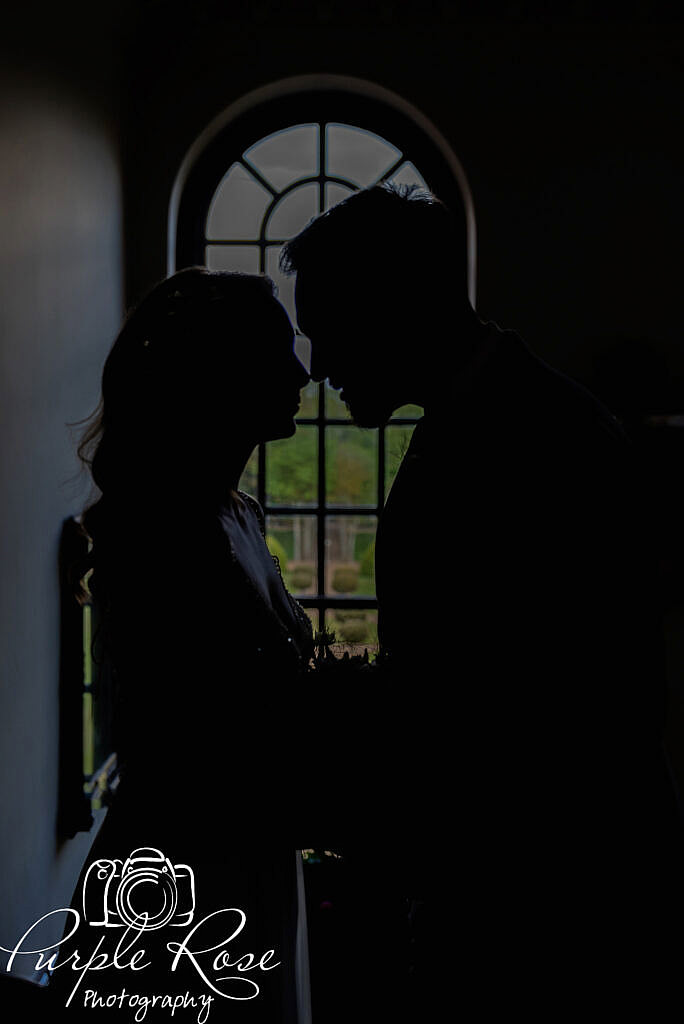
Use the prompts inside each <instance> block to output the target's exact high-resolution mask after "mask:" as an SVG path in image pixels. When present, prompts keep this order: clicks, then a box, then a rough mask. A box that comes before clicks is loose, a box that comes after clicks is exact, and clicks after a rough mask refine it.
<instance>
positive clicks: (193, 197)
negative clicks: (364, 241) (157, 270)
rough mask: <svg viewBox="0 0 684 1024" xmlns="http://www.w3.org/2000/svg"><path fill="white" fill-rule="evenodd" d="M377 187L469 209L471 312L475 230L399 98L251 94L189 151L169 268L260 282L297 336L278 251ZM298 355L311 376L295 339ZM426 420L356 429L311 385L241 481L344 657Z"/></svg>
mask: <svg viewBox="0 0 684 1024" xmlns="http://www.w3.org/2000/svg"><path fill="white" fill-rule="evenodd" d="M381 181H395V182H401V183H406V184H410V183H413V182H415V183H417V184H419V185H422V186H424V187H427V188H429V189H431V191H433V192H434V193H435V194H436V195H438V196H439V197H440V198H442V199H443V200H444V201H445V202H447V204H448V205H453V204H461V205H462V206H464V207H465V215H466V223H467V225H468V238H467V240H466V243H465V244H466V245H467V257H468V265H469V273H470V277H469V286H470V295H471V299H472V300H474V246H475V236H474V218H473V215H472V204H471V202H470V194H469V190H468V185H467V182H466V180H465V176H464V174H463V171H462V169H461V167H460V164H459V163H458V161H457V160H456V158H455V157H454V155H453V153H451V151H450V150H449V148H448V146H447V145H446V143H445V142H444V140H443V139H442V138H441V137H440V136H439V135H438V133H437V132H436V130H435V129H434V128H433V126H431V125H430V124H429V123H428V122H427V121H426V120H425V119H424V118H422V117H421V115H420V114H418V112H417V111H414V110H412V108H410V107H409V106H408V105H407V104H405V103H403V101H401V100H399V98H398V97H396V96H393V95H392V94H389V93H386V92H385V91H384V90H381V89H378V88H377V87H373V86H371V85H369V84H368V83H359V82H357V81H355V80H347V79H345V80H340V79H337V78H334V77H332V76H307V78H306V79H298V80H295V81H291V82H289V83H281V84H280V86H274V87H270V88H268V89H265V90H259V91H258V92H257V93H256V94H252V96H251V97H246V98H245V99H244V100H243V101H240V102H239V103H238V104H236V105H235V106H234V107H233V108H231V109H230V110H229V111H227V112H226V113H225V115H224V116H223V117H222V118H220V119H219V120H218V122H217V123H215V124H214V125H212V126H210V128H209V129H208V130H207V132H206V133H205V135H203V136H202V137H201V138H200V139H199V140H198V142H197V143H196V145H195V147H193V150H192V151H191V153H190V154H188V158H187V159H186V162H185V165H184V168H183V169H182V171H181V174H180V175H179V180H178V182H177V187H176V191H175V194H174V199H173V201H172V208H171V216H170V245H169V269H170V271H173V270H175V269H177V268H179V267H183V266H188V265H191V264H204V265H206V266H208V267H210V268H212V269H223V270H241V271H245V272H247V273H266V274H268V275H269V276H270V277H271V278H273V280H274V281H275V283H276V285H277V287H278V297H279V298H280V301H281V302H282V303H283V305H284V306H285V308H286V309H287V311H288V313H289V315H290V318H291V319H292V321H293V323H295V324H296V311H295V307H294V281H293V279H292V278H287V277H284V276H283V275H281V273H280V271H279V269H278V259H279V255H280V250H281V247H282V245H283V243H284V242H286V241H287V240H288V239H289V238H291V237H292V236H293V235H295V234H297V233H298V232H299V231H300V230H301V229H302V228H303V227H305V225H306V224H307V223H308V222H309V221H310V220H311V218H313V217H315V216H316V215H317V214H319V213H321V212H323V211H324V210H326V209H328V208H329V207H330V206H332V205H334V204H335V203H337V202H339V201H340V200H341V199H344V198H345V196H348V195H350V194H351V193H352V192H353V191H355V190H356V189H358V188H362V187H366V186H369V185H373V184H375V183H377V182H381ZM374 241H377V242H379V243H380V245H382V239H378V240H374ZM297 349H298V352H299V354H300V357H301V358H302V360H303V361H304V362H305V363H307V362H308V341H307V339H306V338H304V337H303V336H302V335H301V334H299V332H298V337H297ZM255 386H257V387H258V382H256V383H255ZM421 414H422V410H421V409H419V408H418V407H416V406H406V407H404V408H402V409H400V410H397V413H396V414H395V416H393V418H392V420H391V421H390V423H389V424H388V425H387V426H386V427H384V428H382V429H380V430H361V429H359V428H357V427H355V426H353V425H352V424H351V421H350V418H349V414H348V412H347V409H346V407H345V406H344V404H343V403H342V402H341V401H340V399H339V397H338V395H337V392H335V391H334V390H332V389H331V388H330V387H329V386H328V385H327V383H325V384H321V385H319V384H315V383H313V382H312V383H310V384H309V386H308V387H307V389H306V391H305V393H304V400H303V402H302V406H301V410H300V415H299V417H298V419H297V433H296V435H295V437H293V438H290V439H287V440H284V441H277V442H272V443H270V444H268V445H262V446H261V447H260V449H259V451H258V452H256V453H255V455H254V457H253V459H252V460H251V461H250V464H249V465H248V467H247V470H246V472H245V475H244V477H243V480H242V482H241V486H242V487H243V488H244V489H245V490H247V491H249V492H250V493H253V494H255V495H256V497H257V498H258V499H259V501H260V503H261V504H262V506H263V508H264V511H265V513H266V521H267V534H268V538H267V539H268V543H269V546H270V547H271V550H272V551H273V552H274V553H275V554H277V555H278V556H279V558H280V560H281V565H282V566H283V568H284V573H283V575H284V577H285V581H286V583H287V584H288V586H289V588H290V590H291V591H292V592H293V593H295V594H296V595H297V597H298V598H299V600H300V601H301V603H302V604H303V605H304V606H305V607H307V608H310V609H311V615H312V618H313V619H314V623H315V625H316V626H318V627H320V626H323V625H326V626H328V627H329V628H332V629H334V631H335V633H336V635H337V637H338V639H340V640H341V641H343V642H345V643H347V644H350V645H354V646H357V645H359V646H361V647H373V646H374V644H375V643H376V642H377V635H376V628H377V612H376V611H375V608H376V599H375V585H374V579H373V554H374V538H375V529H376V525H377V518H378V515H379V513H380V511H381V509H382V506H383V504H384V501H385V497H386V495H387V492H388V490H389V487H390V486H391V483H392V480H393V478H394V475H395V473H396V470H397V468H398V465H399V462H400V461H401V457H402V455H403V452H404V451H405V449H406V446H407V444H408V442H409V439H410V435H411V432H412V430H413V427H414V425H415V423H416V422H417V420H418V419H419V418H420V416H421Z"/></svg>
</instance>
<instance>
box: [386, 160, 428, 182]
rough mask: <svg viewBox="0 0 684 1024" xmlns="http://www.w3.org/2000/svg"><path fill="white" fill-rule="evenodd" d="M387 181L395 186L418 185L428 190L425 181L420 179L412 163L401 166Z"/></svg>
mask: <svg viewBox="0 0 684 1024" xmlns="http://www.w3.org/2000/svg"><path fill="white" fill-rule="evenodd" d="M388 181H393V182H394V183H395V184H396V185H420V187H421V188H428V186H427V185H426V183H425V179H424V178H422V177H421V175H420V174H419V173H418V171H417V170H416V168H415V167H414V166H413V164H412V163H405V164H402V165H401V167H400V168H399V170H398V171H397V172H396V174H393V175H392V177H391V178H388Z"/></svg>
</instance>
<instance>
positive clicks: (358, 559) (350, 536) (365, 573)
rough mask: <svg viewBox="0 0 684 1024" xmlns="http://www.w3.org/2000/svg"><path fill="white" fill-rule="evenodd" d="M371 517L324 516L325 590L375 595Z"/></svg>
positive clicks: (361, 595) (364, 595)
mask: <svg viewBox="0 0 684 1024" xmlns="http://www.w3.org/2000/svg"><path fill="white" fill-rule="evenodd" d="M376 527H377V519H376V517H375V516H327V518H326V520H325V592H326V594H329V595H338V596H342V595H346V596H347V597H349V596H353V597H375V530H376Z"/></svg>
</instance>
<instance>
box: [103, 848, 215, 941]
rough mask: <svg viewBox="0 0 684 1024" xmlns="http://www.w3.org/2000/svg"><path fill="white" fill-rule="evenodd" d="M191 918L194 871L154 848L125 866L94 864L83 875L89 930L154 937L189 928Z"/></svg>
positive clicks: (135, 854) (137, 852)
mask: <svg viewBox="0 0 684 1024" xmlns="http://www.w3.org/2000/svg"><path fill="white" fill-rule="evenodd" d="M194 913H195V876H194V874H193V871H192V868H191V867H189V866H188V865H187V864H172V863H171V861H170V860H169V858H168V857H165V856H164V855H163V854H162V852H161V850H157V849H155V848H154V847H146V846H143V847H140V849H138V850H133V852H132V853H131V855H130V857H128V858H127V860H125V861H120V860H96V861H93V863H92V864H91V865H90V867H89V868H88V871H87V872H86V876H85V879H84V881H83V915H84V917H85V919H86V921H88V922H89V924H91V925H93V926H95V925H99V926H102V925H104V927H105V928H125V927H132V928H135V929H137V930H138V931H155V930H156V929H157V928H164V927H165V926H166V925H172V926H176V927H179V926H182V925H187V924H190V922H191V921H192V918H193V915H194Z"/></svg>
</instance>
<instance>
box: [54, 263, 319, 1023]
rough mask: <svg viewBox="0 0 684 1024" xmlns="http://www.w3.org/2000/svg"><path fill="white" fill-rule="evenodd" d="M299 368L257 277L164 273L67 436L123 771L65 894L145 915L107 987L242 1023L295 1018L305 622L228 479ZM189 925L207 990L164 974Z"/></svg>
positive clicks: (184, 962) (255, 516)
mask: <svg viewBox="0 0 684 1024" xmlns="http://www.w3.org/2000/svg"><path fill="white" fill-rule="evenodd" d="M308 379H309V378H308V374H307V372H306V371H305V369H304V367H303V366H302V364H301V363H300V362H299V360H298V359H297V357H296V355H295V353H294V351H293V330H292V327H291V325H290V322H289V319H288V317H287V314H286V312H285V310H284V309H283V307H282V306H281V305H280V303H279V302H278V301H277V300H276V298H275V297H274V294H273V286H272V283H271V281H270V280H269V279H268V278H264V277H253V276H248V275H243V274H233V273H223V272H221V273H217V272H210V271H207V270H205V269H204V268H198V267H196V268H190V269H187V270H183V271H180V272H179V273H177V274H175V275H173V276H172V277H170V278H169V279H167V280H165V281H163V282H161V283H160V284H158V285H157V286H156V287H155V288H154V289H153V290H152V291H151V292H150V294H149V295H147V297H146V298H145V299H143V301H142V302H141V303H140V305H139V306H138V307H137V308H136V309H135V310H134V311H133V313H132V314H131V315H129V317H128V319H127V320H126V322H125V324H124V326H123V328H122V330H121V332H120V334H119V336H118V338H117V340H116V342H115V344H114V346H113V348H112V350H111V352H110V354H109V356H108V358H107V361H106V363H105V367H104V373H103V378H102V401H101V404H100V407H99V409H98V412H97V415H96V417H95V419H94V421H93V422H92V424H91V426H90V428H89V429H88V431H87V433H86V435H85V436H84V438H83V441H82V443H81V446H80V449H79V451H80V454H81V456H82V457H83V458H84V459H86V461H87V462H88V464H89V465H90V466H91V471H92V476H93V479H94V481H95V483H96V484H97V486H98V487H99V489H100V491H101V496H100V498H99V500H98V501H97V502H96V503H94V504H93V505H92V506H91V507H90V508H89V509H88V510H87V511H86V512H85V514H84V517H83V522H84V527H85V529H86V531H87V533H88V535H89V536H90V538H91V539H92V551H91V568H92V574H91V577H90V582H89V586H90V589H91V592H92V594H93V597H94V599H95V601H96V603H97V604H98V606H99V608H100V616H101V622H102V635H101V646H102V647H103V649H104V651H105V655H106V656H107V657H109V658H110V659H111V663H112V665H113V670H114V673H115V680H116V687H117V693H118V698H117V700H118V713H117V718H116V736H117V752H118V755H119V761H120V766H121V767H120V780H121V781H120V785H119V787H118V791H117V793H116V795H115V797H114V800H113V803H112V806H111V807H110V809H109V811H108V814H107V817H106V819H105V822H104V824H103V826H102V828H101V830H100V832H99V834H98V836H97V839H96V841H95V844H94V847H93V849H92V851H91V853H90V855H89V857H88V861H87V865H86V867H84V871H83V873H82V877H81V879H80V880H79V885H78V887H77V890H76V894H75V896H74V904H73V905H74V906H75V907H78V906H79V905H81V904H82V907H83V910H84V913H85V919H86V920H88V918H89V914H90V916H92V913H93V911H91V910H89V909H88V908H90V907H91V906H92V905H93V904H92V903H91V901H92V900H94V905H95V907H98V905H99V910H96V911H95V912H94V913H95V916H96V918H97V919H98V920H102V919H104V917H107V919H108V923H109V924H110V925H112V924H113V925H114V926H117V925H118V926H119V927H121V926H122V925H124V924H125V920H126V919H125V913H124V910H125V908H126V907H127V908H128V911H129V912H130V913H133V912H134V913H135V914H138V915H143V916H142V917H141V918H140V919H141V920H144V921H146V922H147V925H148V926H147V928H143V930H142V932H141V935H140V938H139V941H138V942H137V943H136V948H138V947H142V948H145V950H146V951H147V953H148V956H147V957H146V959H147V960H148V961H149V962H150V966H149V967H148V968H146V969H145V970H144V971H141V972H140V974H139V975H138V976H137V977H136V978H133V977H132V976H131V975H130V974H129V975H128V977H126V978H123V979H122V978H121V977H114V978H111V977H109V976H108V977H106V979H105V980H106V982H107V983H108V984H109V988H107V989H106V991H107V992H109V993H119V992H120V990H121V987H122V981H124V980H125V981H126V982H129V983H130V982H131V981H133V980H135V982H136V984H137V988H136V986H133V988H134V989H135V991H137V992H145V991H146V992H148V994H150V995H151V994H153V993H158V994H163V993H171V992H177V991H180V992H181V993H183V992H186V991H187V992H188V993H189V994H190V996H192V995H193V993H194V995H195V996H197V997H199V994H200V993H204V995H205V996H211V997H213V999H214V1003H213V1014H212V1017H213V1019H218V1020H220V1019H223V1016H224V1014H228V1013H229V1014H230V1019H231V1021H238V1022H239V1021H246V1022H248V1024H253V1022H260V1021H262V1020H264V1021H265V1020H268V1021H270V1022H275V1021H282V1022H288V1024H289V1022H292V1024H295V1022H297V1024H306V1022H307V1021H308V1020H309V1011H308V981H307V968H306V940H305V921H304V920H303V916H304V915H303V912H302V911H303V897H302V886H301V875H300V874H299V875H298V872H300V871H301V868H300V867H299V864H300V860H299V859H298V855H297V854H296V846H297V845H298V842H297V835H298V831H297V830H298V824H297V779H296V767H297V765H296V753H297V751H296V745H295V744H296V739H295V728H296V723H297V721H298V714H299V712H298V708H297V701H298V699H299V694H300V693H301V692H302V690H303V688H302V686H301V679H302V674H303V671H304V670H305V668H306V665H307V663H308V661H309V657H310V655H311V649H312V635H311V625H310V622H309V619H308V617H307V615H306V613H305V612H304V610H303V609H302V608H301V607H300V606H299V605H298V604H297V602H296V601H294V599H293V598H292V597H291V596H290V595H289V593H288V592H287V590H286V588H285V586H284V584H283V581H282V578H281V576H280V572H279V567H278V565H277V562H276V561H275V560H274V558H273V557H272V556H271V555H270V554H269V551H268V549H267V547H266V543H265V539H264V519H263V514H262V511H261V508H260V506H259V505H258V503H257V502H256V501H255V500H254V499H253V498H252V497H250V496H249V495H247V494H245V493H244V492H242V491H240V490H239V489H238V481H239V479H240V476H241V475H242V473H243V470H244V468H245V465H246V463H247V461H248V459H249V457H250V455H251V454H252V452H253V450H254V448H255V446H256V445H257V444H258V443H260V442H262V441H268V440H272V439H275V438H285V437H290V436H292V435H293V434H294V432H295V424H294V420H293V417H294V416H295V414H296V411H297V408H298V405H299V392H300V390H301V388H302V387H303V386H304V385H305V384H306V383H307V381H308ZM301 841H302V840H301V838H300V839H299V844H301ZM141 848H143V849H142V851H141ZM150 850H151V851H153V852H152V853H150V852H149V851H150ZM135 851H139V855H138V858H137V859H135V857H133V858H132V857H131V855H132V854H134V852H135ZM145 851H147V853H146V852H145ZM154 851H156V852H157V853H158V854H159V855H160V857H161V859H160V860H159V861H158V863H156V862H155V860H154V858H155V856H156V854H155V853H154ZM145 857H147V860H145ZM96 858H103V859H105V860H113V859H118V860H120V861H121V864H120V865H119V866H118V868H116V869H115V873H114V874H113V878H112V881H111V883H110V884H109V888H106V886H107V877H108V876H107V874H106V871H105V873H104V875H101V876H98V875H97V874H95V875H90V876H88V877H87V878H86V869H87V867H88V866H89V865H91V864H92V863H93V861H94V860H95V859H96ZM129 858H131V859H130V861H129V863H128V865H127V860H128V859H129ZM167 858H168V861H167V860H166V859H167ZM169 862H170V865H171V867H169ZM160 865H163V866H160ZM187 868H189V869H190V871H188V870H187ZM145 871H147V872H148V873H147V874H145V873H144V872H145ZM136 872H137V875H136ZM149 872H151V873H152V874H151V875H150V874H149ZM155 872H156V874H155ZM169 872H170V873H171V874H174V872H175V875H174V878H173V879H172V882H173V885H172V889H173V892H172V893H171V895H170V896H169V899H170V900H171V901H172V903H173V908H175V909H174V912H173V914H170V912H169V904H168V903H167V902H166V897H165V896H164V893H165V892H166V889H165V888H164V886H166V885H167V883H166V880H165V879H161V873H166V874H167V875H168V874H169ZM131 873H132V875H133V879H132V880H133V882H134V883H135V884H134V885H130V879H129V876H130V875H131ZM191 878H192V884H191V881H190V879H191ZM162 881H163V883H164V884H163V885H161V884H160V882H162ZM84 887H85V888H84ZM122 887H124V888H127V889H128V892H127V893H124V894H122V892H121V889H122ZM193 887H194V892H192V888H193ZM86 890H87V892H86ZM124 895H125V899H123V896H124ZM129 896H130V899H129ZM122 899H123V902H122ZM173 900H175V903H174V902H173ZM190 904H192V906H191V905H190ZM122 907H124V910H122ZM227 908H228V909H229V908H238V909H237V910H233V911H231V912H230V913H228V912H227ZM224 910H226V912H225V913H220V914H215V912H216V911H224ZM239 911H243V912H244V913H245V914H246V920H245V924H244V927H243V928H242V929H241V931H240V932H239V934H238V935H237V936H236V937H235V938H233V939H232V940H231V941H230V942H229V943H227V941H226V940H228V938H229V936H230V935H231V933H232V932H234V931H235V928H236V926H237V924H238V923H239V920H240V914H239ZM188 913H190V919H188ZM98 914H99V917H98ZM145 914H147V915H148V917H147V918H145V917H144V915H145ZM209 915H214V916H213V917H211V918H209ZM122 918H123V919H122ZM167 918H168V920H167ZM86 920H84V921H83V923H82V925H81V930H80V932H79V936H78V939H79V946H81V944H82V942H83V932H84V929H86V931H87V928H88V925H90V924H92V923H93V922H92V921H90V920H88V924H86ZM203 920H204V921H205V923H204V924H201V928H202V934H201V938H200V936H199V932H198V935H197V939H196V940H193V942H195V948H196V949H197V948H201V949H202V950H205V949H209V948H212V949H215V950H216V952H212V953H211V954H209V953H207V954H206V955H205V956H204V957H203V958H198V959H200V960H202V961H203V962H202V963H201V964H200V966H201V967H202V968H203V970H204V973H205V974H206V976H207V978H208V979H209V981H210V982H211V983H212V985H213V986H214V988H213V990H212V988H211V986H210V985H209V983H208V981H207V980H206V979H205V978H203V977H202V976H201V975H200V973H199V970H198V968H197V966H196V964H195V963H193V961H192V959H191V957H189V956H188V955H185V954H183V955H181V957H180V960H179V963H178V965H177V967H176V969H175V970H174V971H172V970H171V966H172V963H173V956H172V952H171V951H170V949H169V947H168V946H167V943H169V942H171V943H173V942H178V941H179V940H180V939H181V938H183V936H184V935H185V934H187V932H188V931H189V929H190V927H194V926H195V925H196V924H197V923H198V922H201V921H203ZM158 921H163V922H166V923H165V924H164V925H163V927H158V928H153V927H152V924H151V922H158ZM91 944H92V945H94V940H93V942H92V943H91ZM72 946H73V943H72ZM268 950H274V954H273V955H272V956H270V957H267V959H266V961H265V962H264V963H263V964H262V965H261V966H259V961H260V960H261V958H262V956H263V954H264V953H265V952H266V951H268ZM222 951H223V952H225V953H226V954H229V955H228V956H227V958H226V957H224V959H223V960H222V961H221V965H220V967H218V966H216V964H215V963H214V960H215V958H217V957H219V956H220V955H221V954H222ZM64 952H65V954H68V953H69V952H70V948H69V947H68V946H67V947H65V949H64ZM247 954H253V961H250V960H249V959H248V958H246V959H245V960H243V961H241V966H240V967H239V968H237V967H235V966H234V964H235V962H236V961H237V960H238V957H240V956H243V957H246V956H247ZM250 964H251V966H250ZM276 964H278V966H277V967H276V966H275V965H276ZM245 965H247V966H245ZM67 970H68V969H67ZM57 973H60V972H56V974H57ZM66 973H67V971H65V972H64V974H66ZM108 973H111V974H117V972H116V971H114V972H108ZM73 980H74V979H73V978H69V979H66V978H63V979H62V985H64V984H65V983H66V982H67V981H68V982H69V988H71V987H72V985H73ZM97 981H98V983H97V984H92V982H91V983H90V985H89V984H88V982H86V983H85V984H84V985H83V992H80V990H79V992H77V993H76V995H75V996H74V999H73V1001H72V1004H71V1007H70V1012H71V1015H72V1016H73V1013H74V1010H75V1008H76V1007H75V1004H76V1003H78V1004H79V1005H80V1006H81V1007H83V1006H84V1003H83V999H84V995H83V993H84V992H85V991H86V990H88V989H97V988H100V989H103V988H105V986H103V984H102V976H100V977H99V978H98V979H97ZM130 987H131V986H130V984H129V989H130ZM223 996H226V998H223ZM157 1010H158V1019H165V1020H168V1004H167V1007H166V1008H162V1007H154V1006H150V1008H149V1012H148V1013H147V1014H146V1017H145V1019H146V1020H150V1019H152V1020H154V1019H155V1013H156V1012H157ZM195 1017H196V1012H194V1011H193V1018H195Z"/></svg>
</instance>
